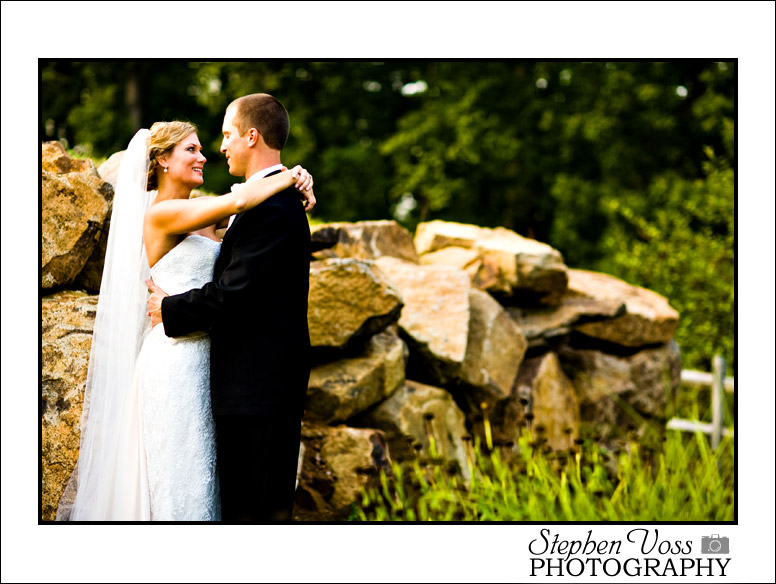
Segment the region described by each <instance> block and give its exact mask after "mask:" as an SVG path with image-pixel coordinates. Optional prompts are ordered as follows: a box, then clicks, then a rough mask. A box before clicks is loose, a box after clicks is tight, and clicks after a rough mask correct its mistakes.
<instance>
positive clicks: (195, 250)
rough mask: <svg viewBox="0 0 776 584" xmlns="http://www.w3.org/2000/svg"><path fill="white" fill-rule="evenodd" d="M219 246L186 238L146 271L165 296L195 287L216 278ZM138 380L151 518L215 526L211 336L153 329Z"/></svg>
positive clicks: (217, 510)
mask: <svg viewBox="0 0 776 584" xmlns="http://www.w3.org/2000/svg"><path fill="white" fill-rule="evenodd" d="M220 247H221V244H220V243H219V242H217V241H214V240H212V239H208V238H207V237H203V236H201V235H189V236H187V237H186V238H185V239H184V240H183V241H181V242H180V243H179V244H178V245H177V246H175V247H174V248H173V249H171V250H170V251H169V252H167V254H166V255H165V256H164V257H162V258H161V259H160V260H159V261H158V262H157V263H156V264H155V265H154V267H153V268H151V276H152V278H153V280H154V283H156V285H158V286H159V287H160V288H162V290H164V291H165V292H167V293H168V294H170V295H172V294H179V293H182V292H187V291H188V290H191V289H192V288H200V287H201V286H203V285H204V284H206V283H207V282H210V281H211V280H212V279H213V266H214V264H215V260H216V257H217V256H218V252H219V250H220ZM138 379H139V384H140V385H139V400H140V412H141V416H142V428H143V439H144V442H145V452H146V463H147V471H148V483H149V488H150V500H151V520H152V521H219V520H220V519H221V509H220V503H219V495H218V481H217V477H216V443H215V425H214V423H213V416H212V412H211V409H210V337H208V336H207V334H205V333H193V334H190V335H186V336H182V337H176V338H170V337H167V336H166V335H165V334H164V324H158V325H157V326H155V327H154V328H153V329H152V330H151V332H150V333H149V335H148V336H147V337H146V339H145V341H144V342H143V347H142V349H141V350H140V356H139V359H138Z"/></svg>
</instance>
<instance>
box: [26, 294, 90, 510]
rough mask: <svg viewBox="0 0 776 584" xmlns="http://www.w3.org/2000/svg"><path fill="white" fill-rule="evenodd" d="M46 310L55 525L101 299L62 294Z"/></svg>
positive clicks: (45, 386)
mask: <svg viewBox="0 0 776 584" xmlns="http://www.w3.org/2000/svg"><path fill="white" fill-rule="evenodd" d="M42 308H43V310H42V314H41V321H42V322H41V326H42V330H43V338H42V370H41V402H40V403H41V411H40V415H41V431H42V437H41V443H42V451H41V453H42V458H43V461H42V463H43V466H42V468H43V487H42V491H43V492H42V504H43V508H42V518H43V520H44V521H53V520H54V518H55V517H56V512H57V505H58V503H59V499H60V497H61V496H62V493H63V492H64V489H65V486H66V485H67V481H68V480H69V479H70V475H71V474H72V472H73V469H74V468H75V464H76V462H77V460H78V448H79V441H80V437H81V431H80V427H81V410H82V407H83V392H84V387H85V386H86V373H87V371H88V367H89V352H90V350H91V344H92V332H93V330H94V317H95V314H96V311H97V296H89V295H87V294H85V293H83V292H59V293H57V294H54V295H52V296H46V297H44V298H43V302H42Z"/></svg>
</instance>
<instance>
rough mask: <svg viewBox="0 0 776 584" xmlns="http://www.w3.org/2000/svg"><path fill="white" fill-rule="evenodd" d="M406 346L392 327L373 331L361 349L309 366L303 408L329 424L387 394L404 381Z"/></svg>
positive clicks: (372, 403) (347, 416)
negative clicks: (336, 358)
mask: <svg viewBox="0 0 776 584" xmlns="http://www.w3.org/2000/svg"><path fill="white" fill-rule="evenodd" d="M406 358H407V355H406V347H405V345H404V342H403V341H402V340H401V339H400V338H399V336H398V333H397V331H396V327H395V325H394V326H391V327H389V329H387V330H386V331H383V332H381V333H378V334H376V335H375V336H373V337H372V338H371V339H369V342H368V343H367V345H366V347H365V348H364V350H363V351H362V352H361V353H360V354H358V355H356V356H355V357H348V358H344V359H340V360H337V361H334V362H332V363H326V364H323V365H317V366H314V367H313V368H312V371H311V373H310V381H309V384H308V388H307V401H306V404H305V410H306V411H307V412H308V413H309V415H311V416H316V417H317V418H318V419H320V420H321V421H324V422H326V423H329V424H333V423H339V422H344V421H346V420H348V419H349V418H351V417H353V416H354V415H356V414H358V413H360V412H363V411H364V410H366V409H367V408H369V407H370V406H372V405H374V404H376V403H378V402H380V401H382V400H384V399H385V398H387V397H388V396H390V395H391V394H392V393H393V392H394V391H395V390H396V389H397V388H398V387H399V386H400V385H401V384H402V382H403V381H404V367H405V363H406Z"/></svg>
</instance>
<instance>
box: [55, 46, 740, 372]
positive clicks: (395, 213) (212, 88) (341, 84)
mask: <svg viewBox="0 0 776 584" xmlns="http://www.w3.org/2000/svg"><path fill="white" fill-rule="evenodd" d="M40 71H41V103H42V107H41V112H42V117H41V120H40V123H41V129H40V134H41V139H43V140H52V139H61V140H64V141H66V142H67V145H68V146H69V147H71V148H73V149H74V150H76V151H78V152H83V153H85V154H86V155H88V156H97V157H107V156H109V155H110V154H112V153H113V152H115V151H118V150H121V149H123V148H124V147H125V146H126V144H127V143H128V142H129V140H130V138H131V137H132V135H133V133H134V132H135V131H136V130H137V128H139V127H149V126H150V124H151V123H153V122H154V121H157V120H172V119H187V120H189V121H192V122H193V123H195V124H196V125H197V126H198V127H199V129H200V138H201V140H202V143H203V146H204V147H205V155H206V156H207V158H208V164H207V166H206V169H205V173H206V175H205V176H206V178H205V180H206V187H207V189H208V190H209V191H212V192H218V193H223V192H228V190H229V187H230V186H231V184H232V183H234V182H235V178H234V177H231V176H230V175H229V173H228V168H227V166H226V164H225V161H224V159H223V156H222V155H221V154H220V153H219V148H220V143H221V122H222V114H223V112H224V110H225V108H226V106H227V105H228V104H229V103H230V102H231V101H232V100H233V99H235V98H237V97H239V96H241V95H245V94H248V93H254V92H261V91H264V92H269V93H272V94H273V95H275V96H277V97H278V98H279V99H280V100H281V101H282V102H283V103H284V105H285V106H286V108H287V109H288V111H289V113H290V116H291V135H290V137H289V140H288V143H287V145H286V148H285V149H284V152H283V161H284V163H285V164H287V165H293V164H297V163H299V164H303V165H304V166H306V168H308V169H310V170H311V171H312V172H313V174H314V175H315V177H316V196H317V197H318V201H319V203H318V205H317V206H316V209H315V214H316V217H317V218H319V219H320V220H324V221H344V220H350V221H355V220H359V219H386V218H397V219H398V220H400V221H401V222H402V223H403V224H404V225H405V226H406V227H408V228H410V229H414V227H415V226H416V225H417V223H418V222H420V221H425V220H432V219H447V220H452V221H462V222H466V223H475V224H478V225H482V226H497V225H503V226H505V227H508V228H511V229H514V230H516V231H517V232H518V233H521V234H522V235H526V236H528V237H533V238H536V239H539V240H541V241H545V242H547V243H549V244H551V245H553V246H554V247H556V248H557V249H559V250H560V251H561V253H563V255H564V258H565V259H566V262H567V264H568V265H569V266H571V267H577V268H587V269H594V270H602V271H608V272H610V273H612V274H613V275H615V276H618V277H621V278H623V279H625V280H627V281H629V282H631V283H634V284H640V285H645V286H648V287H650V288H653V289H655V290H656V291H658V292H660V293H661V294H664V295H666V296H667V297H668V299H669V301H670V302H671V304H672V305H673V306H674V307H676V308H677V309H678V310H679V311H680V312H681V316H682V319H681V324H680V328H679V331H678V332H677V339H678V340H679V342H680V345H681V348H682V351H683V354H684V357H685V365H687V366H690V367H698V368H702V369H708V367H707V366H706V363H707V360H708V359H709V358H710V357H711V355H713V354H714V353H717V352H724V353H725V355H726V357H728V359H729V362H730V363H731V366H732V368H733V370H735V363H734V361H733V357H734V355H733V346H732V343H733V339H732V336H733V335H732V331H733V327H732V318H733V316H732V310H733V278H732V273H733V261H734V260H733V249H734V245H733V244H734V233H733V229H732V221H733V219H732V217H733V208H734V200H733V196H734V195H733V188H732V184H733V171H732V168H733V167H734V161H735V152H734V144H735V134H734V107H735V103H734V95H735V65H734V64H733V63H715V62H711V61H702V60H681V61H671V62H635V63H632V62H591V63H587V62H529V61H516V60H511V61H475V62H471V61H467V62H436V61H411V60H395V61H383V62H365V61H358V62H309V61H269V62H182V61H169V60H150V61H118V62H112V61H98V62H70V61H44V62H41V65H40Z"/></svg>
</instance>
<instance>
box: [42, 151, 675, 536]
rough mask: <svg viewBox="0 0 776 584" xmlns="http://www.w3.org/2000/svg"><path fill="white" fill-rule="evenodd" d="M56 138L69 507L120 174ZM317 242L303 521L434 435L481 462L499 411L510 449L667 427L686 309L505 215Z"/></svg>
mask: <svg viewBox="0 0 776 584" xmlns="http://www.w3.org/2000/svg"><path fill="white" fill-rule="evenodd" d="M43 149H44V170H43V176H42V181H43V184H44V190H43V197H44V203H43V225H44V229H43V239H44V243H43V250H44V253H43V257H42V258H41V259H42V267H43V286H44V294H46V296H45V297H44V300H43V314H42V315H41V318H42V322H43V370H42V372H41V402H40V403H41V411H40V416H41V425H42V432H43V450H42V453H41V454H42V457H43V477H42V479H43V484H42V489H43V509H42V514H43V519H44V520H51V519H53V518H54V516H55V514H56V507H57V502H58V500H59V497H60V496H61V493H62V491H63V490H64V487H65V485H66V483H67V480H68V477H69V476H70V473H71V472H72V469H73V467H74V465H75V462H76V460H77V451H78V439H79V425H80V414H81V405H82V400H83V390H84V385H85V378H86V371H87V366H88V355H89V348H90V345H91V333H92V326H93V321H94V316H95V311H96V305H97V296H96V295H95V293H96V292H97V291H99V278H100V272H101V262H102V259H103V257H104V253H105V249H104V243H101V242H104V240H105V235H106V233H107V226H108V224H109V223H108V222H109V217H110V205H111V201H112V187H111V184H110V182H106V181H103V180H102V179H101V178H100V177H99V175H98V171H96V170H94V165H93V164H90V163H86V162H81V163H76V161H68V160H66V154H64V152H63V150H62V149H61V148H58V144H57V143H53V144H52V143H48V144H44V145H43ZM45 161H49V162H45ZM106 165H107V163H106ZM114 166H115V164H111V165H107V166H106V168H105V174H106V180H115V178H112V177H113V175H115V168H113V167H114ZM102 168H103V167H101V168H100V172H101V171H102ZM111 173H113V174H111ZM312 239H313V246H314V249H315V250H316V251H315V253H314V257H313V258H312V260H313V261H312V262H311V266H310V301H309V312H308V321H309V325H310V335H311V340H312V344H313V355H314V366H313V370H312V374H311V376H310V382H309V388H308V396H307V403H306V408H305V409H306V412H305V417H304V420H303V430H302V440H303V446H304V448H303V449H302V452H303V455H302V459H301V460H300V472H299V476H298V488H297V498H296V503H295V518H296V519H297V520H300V521H306V520H314V521H339V520H345V519H347V517H348V515H349V514H350V510H351V508H350V506H351V503H352V501H353V500H354V498H355V497H356V495H357V494H358V492H359V489H360V488H361V487H363V486H364V485H365V484H366V483H367V481H369V480H372V478H373V477H376V476H377V475H378V473H379V471H380V470H388V469H389V468H390V465H391V463H393V462H398V463H402V462H405V461H410V460H412V459H413V457H414V456H417V454H418V452H423V451H424V450H427V449H428V447H429V437H430V436H433V437H434V441H435V445H436V447H437V450H438V452H439V454H440V455H441V456H443V457H445V458H446V459H448V461H449V462H450V464H452V465H453V466H457V468H458V469H460V471H461V472H462V473H463V474H465V473H466V472H467V465H466V457H465V450H464V445H463V441H462V438H463V436H464V435H475V436H477V435H481V434H482V431H483V428H482V426H483V421H484V416H483V414H484V413H485V414H487V418H488V420H489V421H490V422H491V423H492V425H493V436H494V439H495V440H496V441H497V442H498V443H499V444H500V445H501V447H502V448H504V447H506V448H515V446H514V445H515V444H516V443H517V437H518V435H519V433H520V432H521V431H522V429H523V428H525V427H527V426H531V427H532V429H533V430H535V431H538V432H540V433H541V435H542V436H543V437H544V440H545V441H546V442H547V447H550V448H554V449H556V450H557V449H563V448H567V447H568V445H569V443H570V442H571V441H573V440H574V439H576V438H578V437H581V436H585V435H595V436H596V437H598V438H599V439H600V440H601V441H602V442H604V443H606V444H609V445H610V446H611V447H612V448H616V447H617V446H618V445H619V444H620V443H621V442H622V441H623V440H624V439H626V438H627V437H628V436H629V435H637V436H641V437H643V438H644V439H647V438H648V437H649V434H650V431H651V430H653V429H657V431H658V433H659V432H660V430H661V428H663V427H664V422H665V420H664V407H665V396H666V393H667V392H668V391H670V390H671V389H672V388H675V387H676V386H677V385H678V382H679V374H680V369H681V367H680V357H679V352H678V348H677V346H676V344H675V343H673V342H672V336H673V333H674V330H675V329H676V326H677V324H678V314H677V312H676V311H675V310H673V309H672V308H671V307H670V306H669V304H668V302H667V300H666V299H665V298H663V297H661V296H659V295H657V294H655V293H653V292H651V291H649V290H645V289H643V288H638V287H635V286H631V285H629V284H627V283H625V282H622V281H621V280H618V279H616V278H613V277H612V276H608V275H606V274H598V273H594V272H588V271H583V270H575V269H571V268H569V267H567V266H566V265H565V264H564V262H563V258H562V256H561V254H560V253H559V252H558V251H557V250H555V249H553V248H552V247H550V246H548V245H546V244H544V243H541V242H537V241H533V240H530V239H527V238H524V237H521V236H520V235H518V234H516V233H514V232H512V231H509V230H507V229H504V228H497V229H485V228H481V227H477V226H474V225H463V224H458V223H450V222H443V221H432V222H429V223H423V224H421V225H419V226H418V229H417V231H416V233H415V235H414V237H413V235H412V234H411V233H409V232H408V231H407V230H405V229H404V228H402V227H401V226H400V225H398V224H397V223H395V222H393V221H364V222H359V223H332V224H327V225H322V226H316V227H314V228H313V229H312Z"/></svg>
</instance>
